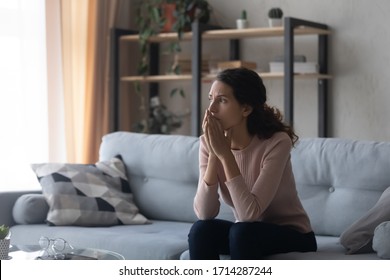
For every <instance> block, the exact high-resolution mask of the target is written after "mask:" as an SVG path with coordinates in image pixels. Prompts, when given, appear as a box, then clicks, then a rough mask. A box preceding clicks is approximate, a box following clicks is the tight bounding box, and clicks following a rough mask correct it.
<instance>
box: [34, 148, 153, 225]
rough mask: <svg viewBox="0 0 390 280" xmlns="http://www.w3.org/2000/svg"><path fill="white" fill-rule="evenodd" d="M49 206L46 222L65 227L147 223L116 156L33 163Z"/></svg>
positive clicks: (122, 166) (118, 157) (120, 161)
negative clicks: (92, 161)
mask: <svg viewBox="0 0 390 280" xmlns="http://www.w3.org/2000/svg"><path fill="white" fill-rule="evenodd" d="M31 167H32V169H33V170H34V172H35V174H36V176H37V177H38V180H39V182H40V184H41V186H42V191H43V194H44V196H45V198H46V200H47V203H48V204H49V207H50V209H49V212H48V215H47V223H48V224H50V225H56V226H64V225H73V226H112V225H118V224H119V225H120V224H124V225H131V224H145V223H148V222H149V221H148V220H147V219H146V218H145V217H144V216H143V215H142V214H140V213H139V210H138V207H137V206H136V205H135V204H134V201H133V194H132V193H131V190H130V185H129V182H128V180H127V177H126V174H125V166H124V164H123V162H122V160H121V158H120V156H117V157H115V158H113V159H111V160H109V161H101V162H98V163H96V164H64V163H42V164H32V165H31Z"/></svg>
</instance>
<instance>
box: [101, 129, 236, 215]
mask: <svg viewBox="0 0 390 280" xmlns="http://www.w3.org/2000/svg"><path fill="white" fill-rule="evenodd" d="M117 154H120V155H121V156H122V159H123V162H124V163H125V165H126V169H127V170H126V171H127V176H128V179H129V183H130V187H131V189H132V192H133V194H134V201H135V203H136V205H137V206H138V207H139V209H140V212H141V213H142V214H143V215H145V216H146V217H147V218H148V219H152V220H153V219H154V220H170V221H182V222H194V221H196V220H197V218H196V216H195V213H194V210H193V200H194V196H195V193H196V189H197V186H198V177H199V138H197V137H192V136H183V135H149V134H141V133H131V132H114V133H110V134H107V135H105V136H104V137H103V141H102V144H101V146H100V160H104V159H107V158H111V157H112V156H113V155H117ZM220 216H221V217H224V218H229V217H231V218H232V219H233V214H232V211H231V210H230V209H229V208H228V207H226V206H225V205H224V206H223V208H222V209H221V212H220Z"/></svg>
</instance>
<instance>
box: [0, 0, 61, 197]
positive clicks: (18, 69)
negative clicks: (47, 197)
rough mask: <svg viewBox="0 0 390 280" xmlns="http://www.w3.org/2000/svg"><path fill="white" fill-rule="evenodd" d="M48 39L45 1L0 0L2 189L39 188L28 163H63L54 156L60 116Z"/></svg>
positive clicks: (0, 184)
mask: <svg viewBox="0 0 390 280" xmlns="http://www.w3.org/2000/svg"><path fill="white" fill-rule="evenodd" d="M49 2H50V1H49ZM46 39H47V38H46V17H45V0H12V1H9V0H0V129H1V136H0V191H7V190H21V189H23V190H30V189H39V188H40V187H39V184H38V182H37V179H36V177H35V175H34V173H33V172H32V171H31V168H30V164H31V163H36V162H47V161H49V160H58V161H60V160H61V159H62V155H61V154H56V155H54V156H51V155H50V147H51V146H49V137H51V136H50V133H49V132H50V130H49V123H50V125H51V126H52V127H55V128H56V130H57V132H58V130H61V129H59V127H61V120H60V117H59V116H60V115H61V112H60V111H58V110H55V107H56V105H55V103H53V104H51V105H50V106H51V108H50V109H51V111H49V108H48V107H49V106H48V104H49V103H48V101H49V94H48V88H52V89H55V88H56V86H55V85H54V86H53V83H51V84H50V83H49V84H48V79H47V74H48V68H47V51H46V50H47V48H46ZM50 67H53V66H50ZM51 74H53V73H51ZM53 76H54V75H53ZM57 94H59V95H58V96H60V95H61V93H56V92H52V93H51V95H50V99H51V100H53V99H54V100H56V96H57ZM57 102H61V100H57ZM53 106H54V107H53ZM53 108H54V110H53ZM53 111H55V112H53ZM49 116H50V117H49ZM57 135H59V136H60V135H61V133H57ZM50 142H52V141H51V140H50ZM53 143H54V144H51V145H52V146H53V145H54V146H58V145H60V144H58V143H61V141H53ZM52 148H54V147H52ZM57 148H58V147H57Z"/></svg>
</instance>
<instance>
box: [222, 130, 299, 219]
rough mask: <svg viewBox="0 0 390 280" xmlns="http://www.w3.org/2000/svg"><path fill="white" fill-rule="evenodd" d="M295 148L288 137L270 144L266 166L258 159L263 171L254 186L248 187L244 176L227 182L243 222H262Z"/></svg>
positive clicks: (265, 160) (237, 212)
mask: <svg viewBox="0 0 390 280" xmlns="http://www.w3.org/2000/svg"><path fill="white" fill-rule="evenodd" d="M291 146H292V144H291V140H290V138H288V137H277V138H276V139H275V140H273V141H272V142H270V143H269V145H268V147H267V150H266V152H265V154H264V157H263V160H262V164H260V163H261V159H258V165H257V167H256V168H260V172H259V176H258V178H257V179H256V181H255V183H254V185H253V187H252V186H247V185H246V183H245V181H244V178H243V177H242V175H239V176H236V177H235V178H233V179H231V180H230V181H227V182H226V186H227V187H228V189H229V193H230V195H231V198H232V201H233V205H234V208H235V211H236V215H237V217H236V218H237V219H238V220H239V221H241V222H244V221H245V222H249V221H256V220H259V219H260V217H261V215H262V214H263V212H264V211H265V210H266V209H267V207H268V206H269V205H270V203H271V202H272V200H273V198H274V197H275V194H276V193H277V191H278V188H279V185H280V182H281V180H282V176H283V173H284V169H285V166H286V164H287V162H288V160H289V159H290V151H291Z"/></svg>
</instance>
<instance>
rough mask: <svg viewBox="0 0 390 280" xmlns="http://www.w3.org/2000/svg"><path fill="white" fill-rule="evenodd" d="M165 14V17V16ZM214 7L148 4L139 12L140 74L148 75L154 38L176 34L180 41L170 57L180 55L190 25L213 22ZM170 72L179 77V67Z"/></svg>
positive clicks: (185, 1)
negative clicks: (211, 16)
mask: <svg viewBox="0 0 390 280" xmlns="http://www.w3.org/2000/svg"><path fill="white" fill-rule="evenodd" d="M164 12H165V13H164ZM210 14H211V7H210V5H209V4H208V2H207V1H206V0H145V1H142V2H141V4H140V6H139V7H138V11H137V18H136V24H137V26H138V30H139V36H140V40H139V45H140V50H141V60H140V63H139V66H138V74H140V75H147V74H148V70H149V68H148V66H149V44H148V40H149V38H150V37H151V36H154V35H157V34H159V33H161V32H177V37H178V41H177V42H173V43H172V44H171V45H170V48H169V50H170V52H171V53H178V52H181V47H180V40H181V39H182V37H183V33H184V32H185V31H188V30H190V28H191V23H192V22H194V21H195V20H198V21H199V22H202V23H207V22H208V21H209V20H210ZM169 72H172V73H175V74H180V69H179V66H177V65H176V66H175V67H171V69H170V70H169Z"/></svg>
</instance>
